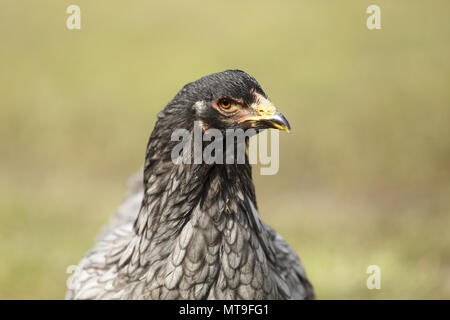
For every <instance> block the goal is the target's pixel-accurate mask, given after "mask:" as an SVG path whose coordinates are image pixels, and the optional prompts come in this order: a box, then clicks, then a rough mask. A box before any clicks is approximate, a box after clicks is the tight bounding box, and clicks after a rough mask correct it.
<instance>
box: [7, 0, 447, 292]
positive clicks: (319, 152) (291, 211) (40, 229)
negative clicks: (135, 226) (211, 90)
mask: <svg viewBox="0 0 450 320" xmlns="http://www.w3.org/2000/svg"><path fill="white" fill-rule="evenodd" d="M70 4H72V3H71V2H69V1H60V2H58V3H57V4H55V2H54V1H50V0H46V1H40V3H39V4H37V3H36V4H34V3H28V2H25V1H12V0H7V1H4V2H3V3H2V8H1V9H2V10H1V12H2V16H1V18H0V37H1V39H2V40H1V48H2V50H0V70H2V72H1V73H0V97H1V107H0V150H1V152H0V177H1V179H0V254H1V257H2V261H1V262H0V298H8V299H10V298H41V299H51V298H62V297H63V296H64V292H65V281H66V279H67V276H68V275H67V274H66V268H67V266H69V265H72V264H76V263H77V262H78V261H79V259H80V258H81V257H82V256H83V254H84V253H85V252H86V251H87V250H88V249H89V247H90V246H91V245H92V243H93V241H94V239H95V235H96V233H97V232H98V231H99V229H100V227H101V226H102V224H103V223H105V222H106V220H107V219H108V217H109V216H110V215H111V214H112V212H114V209H115V208H116V206H117V205H118V204H119V202H120V199H121V197H122V195H123V194H124V192H125V180H126V178H127V177H128V175H130V174H131V173H133V172H134V171H135V170H137V169H138V168H139V167H140V166H141V165H142V163H143V156H144V149H145V145H146V143H147V139H148V136H149V134H150V132H151V129H152V128H153V125H154V121H155V118H156V114H157V112H158V111H159V110H160V109H161V108H162V107H163V106H164V105H165V104H166V103H167V102H168V101H169V100H170V99H171V98H172V97H173V96H174V95H175V93H176V92H177V91H178V90H179V89H180V88H181V87H182V86H183V85H184V84H185V83H187V82H188V81H192V80H195V79H197V78H199V77H200V76H203V75H205V74H209V73H212V72H216V71H221V70H224V69H228V68H240V69H243V70H245V71H247V72H249V73H250V74H252V75H254V76H255V77H256V78H257V79H258V81H259V82H260V83H261V85H262V86H263V88H264V89H265V91H266V92H267V93H268V94H269V95H270V97H271V99H272V100H273V101H274V102H275V104H276V105H278V107H279V109H280V110H281V111H282V112H283V113H284V114H285V115H286V116H287V118H288V119H289V121H290V123H291V125H292V127H293V132H292V133H291V134H289V135H287V134H281V135H280V140H281V150H280V172H279V173H278V174H277V175H275V176H259V175H258V174H257V171H256V170H255V171H254V173H255V183H256V188H257V196H258V200H259V203H258V204H259V207H260V210H261V214H262V216H263V219H264V220H265V221H267V222H268V223H270V224H271V225H272V226H274V228H275V229H276V230H278V231H279V232H280V233H281V234H282V235H283V236H284V237H285V238H286V239H287V240H288V241H289V243H291V244H292V246H293V247H294V248H295V249H296V251H297V252H298V253H299V255H300V257H301V259H302V260H303V263H304V265H305V267H306V270H307V273H308V275H309V276H310V278H311V280H312V282H313V284H314V285H315V288H316V292H317V296H318V298H324V299H329V298H336V299H347V298H353V299H362V298H368V299H391V298H392V299H401V298H425V299H432V298H437V299H441V298H450V277H449V276H448V275H449V274H450V273H449V271H450V236H449V233H448V230H447V229H448V225H449V223H450V221H449V220H450V214H449V213H450V197H449V194H450V183H449V181H450V165H449V164H450V126H449V120H450V107H449V106H450V92H449V90H448V78H449V75H450V63H449V61H448V57H449V56H450V43H449V41H448V39H449V36H450V24H449V22H448V17H447V15H448V14H447V11H448V10H446V9H448V8H449V6H448V3H447V2H446V1H437V2H435V3H433V5H432V6H431V5H429V4H427V3H424V2H423V1H418V0H416V1H406V0H403V1H395V2H392V1H387V0H380V1H378V2H377V4H378V5H379V6H380V7H381V18H382V29H381V30H379V31H369V30H367V28H366V27H365V19H366V17H367V15H366V14H365V8H366V7H367V6H368V5H370V4H373V3H372V2H368V1H356V0H355V1H349V0H346V1H341V2H339V3H333V4H330V3H329V2H326V1H323V0H320V1H314V2H310V1H309V2H307V1H302V2H300V1H286V2H283V4H279V3H276V2H273V1H272V2H269V1H246V2H242V1H227V2H224V3H212V2H208V3H205V2H201V1H190V2H189V3H188V2H185V3H179V2H177V3H175V2H167V1H165V2H163V1H153V2H152V3H148V2H146V1H134V2H133V3H115V4H112V3H111V2H110V1H106V0H98V1H96V2H95V3H93V2H92V1H87V0H79V1H78V2H77V4H78V5H79V6H80V7H81V10H82V29H81V30H79V31H69V30H67V29H66V28H65V19H66V17H67V14H66V13H65V9H66V8H67V6H68V5H70ZM372 264H376V265H379V266H380V267H381V272H382V282H381V290H368V289H367V288H366V286H365V284H366V279H367V276H368V275H367V274H366V269H367V267H368V266H369V265H372Z"/></svg>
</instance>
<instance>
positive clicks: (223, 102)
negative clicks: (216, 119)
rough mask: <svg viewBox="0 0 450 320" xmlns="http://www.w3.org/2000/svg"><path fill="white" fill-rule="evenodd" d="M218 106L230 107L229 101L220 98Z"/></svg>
mask: <svg viewBox="0 0 450 320" xmlns="http://www.w3.org/2000/svg"><path fill="white" fill-rule="evenodd" d="M219 106H220V107H221V108H222V109H230V108H231V101H230V100H228V99H222V100H220V101H219Z"/></svg>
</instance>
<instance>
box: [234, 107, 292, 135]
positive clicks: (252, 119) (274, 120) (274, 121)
mask: <svg viewBox="0 0 450 320" xmlns="http://www.w3.org/2000/svg"><path fill="white" fill-rule="evenodd" d="M254 109H256V115H251V116H249V117H244V118H243V119H241V120H240V121H239V123H246V124H248V126H249V127H250V128H259V129H269V128H273V129H278V130H282V131H287V132H289V131H290V130H291V126H290V124H289V122H288V121H287V119H286V117H285V116H284V115H283V114H282V113H281V112H279V111H278V110H277V109H276V108H275V107H274V106H273V104H272V103H264V104H260V105H257V106H256V107H255V108H254Z"/></svg>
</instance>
